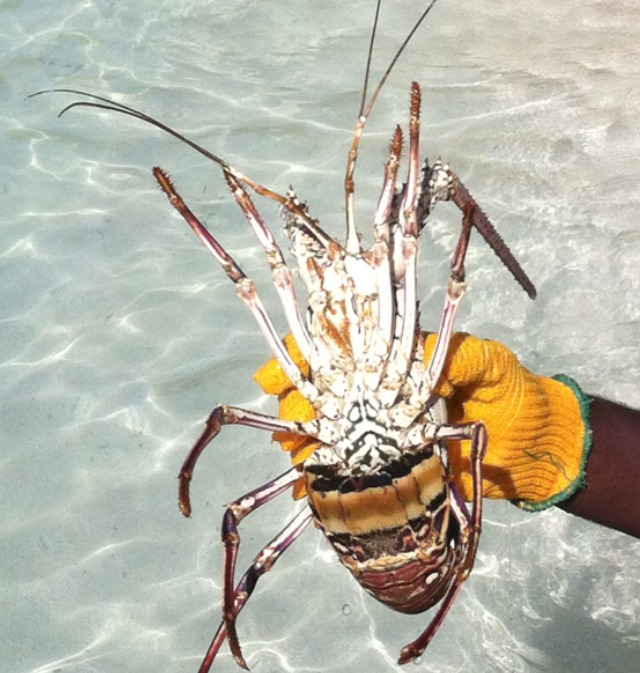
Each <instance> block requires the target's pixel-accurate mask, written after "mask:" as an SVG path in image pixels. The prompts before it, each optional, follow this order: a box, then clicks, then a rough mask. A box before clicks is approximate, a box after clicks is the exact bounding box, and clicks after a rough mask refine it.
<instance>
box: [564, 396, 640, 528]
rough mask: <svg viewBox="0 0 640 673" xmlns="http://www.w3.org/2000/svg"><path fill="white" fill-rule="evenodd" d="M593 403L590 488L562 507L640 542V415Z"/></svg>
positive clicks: (598, 401)
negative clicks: (639, 539)
mask: <svg viewBox="0 0 640 673" xmlns="http://www.w3.org/2000/svg"><path fill="white" fill-rule="evenodd" d="M592 399H593V403H592V405H591V427H592V430H593V448H592V449H591V454H590V456H589V459H588V462H587V484H586V486H584V487H583V488H582V489H580V490H579V491H578V492H577V493H576V494H574V495H573V496H572V497H571V498H569V499H567V500H565V501H564V502H561V503H560V504H559V505H558V507H560V508H561V509H564V510H565V511H567V512H570V513H571V514H575V515H576V516H580V517H582V518H584V519H588V520H589V521H594V522H595V523H599V524H602V525H603V526H608V527H609V528H615V529H616V530H620V531H622V532H623V533H627V534H628V535H633V536H634V537H637V538H640V411H635V410H633V409H628V408H627V407H624V406H622V405H620V404H615V403H614V402H609V401H607V400H603V399H600V398H599V397H595V398H592Z"/></svg>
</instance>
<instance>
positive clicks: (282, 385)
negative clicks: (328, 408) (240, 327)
mask: <svg viewBox="0 0 640 673" xmlns="http://www.w3.org/2000/svg"><path fill="white" fill-rule="evenodd" d="M284 345H285V346H286V347H287V350H288V351H289V353H290V355H291V357H292V358H293V361H294V362H295V363H296V364H297V365H298V367H300V371H301V372H302V373H303V375H304V376H308V375H309V363H308V362H307V361H306V360H305V359H304V356H303V355H302V353H301V352H300V349H299V348H298V344H297V343H296V342H295V339H294V338H293V336H292V335H291V334H288V335H287V336H286V337H285V338H284ZM253 378H254V379H255V381H256V383H257V384H258V385H259V386H260V387H261V388H262V390H263V391H264V392H265V393H267V395H277V396H278V400H279V402H280V410H279V416H280V418H285V419H287V420H290V421H310V420H311V419H312V418H315V416H316V412H315V409H314V408H313V406H312V405H311V402H309V400H307V399H306V398H305V397H303V396H302V395H301V394H300V392H299V391H298V390H297V389H296V387H295V386H294V385H293V383H291V381H290V380H289V377H288V376H287V375H286V374H285V373H284V371H283V369H282V367H281V366H280V363H279V362H278V361H277V360H276V358H271V360H269V362H267V364H265V365H263V366H262V367H260V369H258V371H257V372H256V373H255V374H254V375H253ZM273 439H274V441H276V442H280V445H281V446H282V448H283V450H284V451H287V452H288V453H290V454H291V462H292V463H293V464H294V465H299V464H300V463H302V462H304V461H305V460H306V459H307V458H308V457H309V456H310V455H311V454H312V453H313V452H314V451H315V450H316V449H317V448H318V446H320V442H318V441H316V440H315V439H312V438H311V437H307V436H306V435H293V434H291V433H290V432H274V433H273ZM306 494H307V492H306V488H305V486H304V480H303V479H302V477H301V478H300V479H298V481H297V482H296V483H295V485H294V487H293V497H294V498H295V499H296V500H299V499H300V498H304V496H305V495H306Z"/></svg>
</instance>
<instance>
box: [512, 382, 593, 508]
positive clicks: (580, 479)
mask: <svg viewBox="0 0 640 673" xmlns="http://www.w3.org/2000/svg"><path fill="white" fill-rule="evenodd" d="M553 379H554V380H555V381H559V382H560V383H564V385H566V386H567V387H568V388H570V389H571V390H572V391H573V393H574V395H575V396H576V398H577V399H578V404H579V405H580V415H581V416H582V422H583V423H584V431H585V432H584V444H583V446H582V463H581V466H580V472H579V473H578V476H577V477H576V478H575V479H574V480H573V481H572V482H571V483H570V484H569V485H568V486H567V487H566V488H564V489H563V490H562V491H560V492H559V493H556V494H555V495H553V496H551V497H550V498H547V499H546V500H543V501H542V502H531V501H528V500H512V501H511V502H513V504H514V505H516V506H517V507H519V508H520V509H524V510H525V511H527V512H539V511H541V510H543V509H548V508H549V507H552V506H553V505H557V504H558V503H559V502H562V501H563V500H566V499H567V498H570V497H571V496H572V495H573V494H574V493H575V492H576V491H578V490H579V489H580V488H582V487H583V486H584V485H585V484H586V482H587V479H586V473H587V460H588V458H589V453H590V452H591V447H592V445H593V432H592V430H591V419H590V407H591V400H590V399H589V397H587V395H586V394H585V393H584V392H583V390H582V388H580V386H579V385H578V384H577V383H576V382H575V381H574V380H573V379H572V378H571V377H570V376H567V375H566V374H556V375H555V376H554V377H553Z"/></svg>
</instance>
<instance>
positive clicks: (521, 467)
mask: <svg viewBox="0 0 640 673" xmlns="http://www.w3.org/2000/svg"><path fill="white" fill-rule="evenodd" d="M435 344H436V335H435V334H430V335H429V336H428V337H427V339H426V344H425V362H427V363H428V362H429V359H430V357H431V353H433V350H434V349H435ZM436 392H437V393H438V394H440V395H442V397H444V398H446V400H447V410H448V412H449V422H450V423H469V422H471V421H482V422H483V423H484V425H485V427H486V429H487V435H488V438H489V442H488V447H487V453H486V455H485V458H484V460H483V493H484V496H485V497H486V498H503V499H507V500H512V501H514V502H515V504H517V505H518V506H519V507H522V508H523V509H529V510H538V509H545V508H547V507H550V506H551V505H555V504H556V503H558V502H560V501H562V500H564V499H565V498H568V497H569V496H570V495H572V494H573V493H574V492H575V491H576V490H577V489H578V488H579V487H580V486H582V485H583V483H584V474H585V468H586V461H587V457H588V454H589V449H590V448H591V428H590V424H589V401H588V399H587V397H586V396H585V394H584V393H583V392H582V391H581V390H580V388H579V387H578V385H577V383H576V382H575V381H573V380H572V379H570V378H569V377H568V376H564V375H559V376H557V377H555V378H546V377H542V376H536V375H535V374H533V373H532V372H530V371H529V370H528V369H526V368H525V367H523V366H522V365H521V364H520V362H519V361H518V358H517V357H516V356H515V354H514V353H513V352H512V351H510V350H509V349H508V348H507V347H506V346H504V345H503V344H501V343H499V342H498V341H489V340H484V339H478V338H476V337H474V336H471V335H470V334H464V333H457V334H454V335H453V337H452V339H451V343H450V346H449V352H448V354H447V359H446V362H445V366H444V370H443V373H442V376H441V377H440V380H439V381H438V384H437V386H436ZM447 444H448V448H449V458H450V461H451V467H452V470H453V476H454V481H455V483H456V485H457V486H458V488H459V489H460V491H461V493H462V496H463V498H464V499H465V500H471V499H472V493H473V488H472V481H471V475H470V473H469V450H470V443H469V442H461V441H449V442H448V443H447Z"/></svg>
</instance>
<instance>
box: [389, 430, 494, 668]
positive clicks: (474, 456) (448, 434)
mask: <svg viewBox="0 0 640 673" xmlns="http://www.w3.org/2000/svg"><path fill="white" fill-rule="evenodd" d="M436 438H442V439H445V438H446V439H471V475H472V479H473V507H472V511H471V516H470V517H469V514H468V513H467V508H466V506H465V504H464V502H463V500H462V498H461V497H460V495H459V493H458V491H457V489H456V487H455V484H454V483H453V482H451V484H450V488H451V490H452V495H453V497H452V498H451V504H452V511H453V513H454V515H455V517H456V518H457V519H458V522H459V523H460V538H461V539H460V544H462V545H463V552H462V558H461V561H460V564H459V566H458V568H457V570H456V573H455V575H454V577H453V580H452V581H451V585H450V586H449V589H448V590H447V593H446V594H445V596H444V598H443V599H442V601H441V602H440V605H439V607H438V611H437V612H436V615H435V617H434V618H433V619H432V620H431V621H430V622H429V625H428V626H427V628H426V629H425V630H424V631H423V632H422V633H421V634H420V636H419V637H418V638H417V639H416V640H414V641H413V642H412V643H409V645H405V647H403V648H402V650H401V651H400V657H399V658H398V663H399V664H406V663H408V662H410V661H413V660H414V659H415V658H416V657H419V656H420V655H421V654H422V653H423V652H424V651H425V650H426V649H427V647H428V645H429V643H430V642H431V640H432V639H433V636H434V635H435V634H436V631H437V630H438V629H439V628H440V626H441V625H442V622H443V621H444V619H445V617H446V616H447V613H448V612H449V610H450V608H451V606H452V605H453V602H454V601H455V599H456V596H457V595H458V593H459V592H460V589H461V588H462V584H463V582H464V581H465V580H466V579H467V578H468V577H469V573H470V572H471V569H472V568H473V563H474V561H475V557H476V550H477V548H478V540H479V538H480V531H481V527H482V459H483V458H484V455H485V453H486V450H487V431H486V429H485V427H484V425H483V424H482V423H470V424H469V425H450V426H443V427H442V428H438V430H437V431H436Z"/></svg>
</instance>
